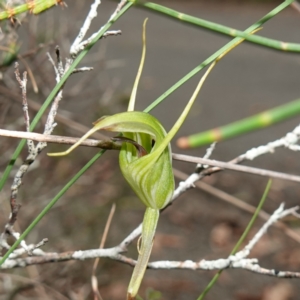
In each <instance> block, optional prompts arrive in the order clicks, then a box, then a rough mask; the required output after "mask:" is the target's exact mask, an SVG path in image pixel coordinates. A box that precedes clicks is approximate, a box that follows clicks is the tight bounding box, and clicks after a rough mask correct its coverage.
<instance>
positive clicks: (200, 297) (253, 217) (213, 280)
mask: <svg viewBox="0 0 300 300" xmlns="http://www.w3.org/2000/svg"><path fill="white" fill-rule="evenodd" d="M271 185H272V180H271V179H269V181H268V183H267V186H266V188H265V191H264V194H263V196H262V198H261V199H260V201H259V203H258V206H257V208H256V210H255V213H254V214H253V216H252V218H251V220H250V222H249V224H248V226H247V227H246V229H245V231H244V233H243V234H242V236H241V237H240V239H239V240H238V242H237V243H236V245H235V246H234V248H233V250H232V251H231V253H230V255H234V254H235V253H236V252H237V250H238V249H239V247H240V246H241V244H242V243H243V242H244V240H245V238H246V237H247V235H248V233H249V231H250V229H251V228H252V226H253V224H254V222H255V220H256V219H257V217H258V214H259V212H260V211H261V209H262V207H263V205H264V203H265V201H266V199H267V196H268V193H269V191H270V188H271ZM222 272H223V270H220V271H219V272H218V273H217V274H216V275H215V276H214V277H213V279H212V280H211V281H210V283H209V284H208V285H207V286H206V288H205V290H204V291H203V292H202V294H201V295H200V296H199V297H198V298H197V300H203V299H204V297H205V296H206V294H207V293H208V292H209V291H210V289H211V288H212V287H213V285H214V284H215V283H216V282H217V280H218V278H219V277H220V275H221V274H222Z"/></svg>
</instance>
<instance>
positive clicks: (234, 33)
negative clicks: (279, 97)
mask: <svg viewBox="0 0 300 300" xmlns="http://www.w3.org/2000/svg"><path fill="white" fill-rule="evenodd" d="M293 1H294V0H289V1H286V2H289V4H288V5H290V4H291V3H292V2H293ZM135 3H137V4H139V5H140V6H142V7H144V8H148V9H150V10H154V11H156V12H159V13H162V14H164V15H167V16H169V17H171V18H173V19H176V20H179V21H182V22H186V23H189V24H193V25H196V26H201V27H203V28H206V29H209V30H212V31H215V32H219V33H222V34H225V35H229V36H231V37H240V38H244V39H245V40H247V41H248V42H251V43H255V44H258V45H261V46H264V47H268V48H273V49H275V50H279V51H290V52H300V44H298V43H286V42H282V41H279V40H274V39H269V38H266V37H262V36H258V35H249V34H247V33H245V32H243V31H241V30H237V29H234V28H231V27H227V26H224V25H221V24H218V23H214V22H210V21H207V20H203V19H200V18H196V17H193V16H190V15H187V14H184V13H181V12H179V11H176V10H174V9H170V8H168V7H165V6H162V5H159V4H156V3H152V2H144V1H135Z"/></svg>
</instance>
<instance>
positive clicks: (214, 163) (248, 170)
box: [0, 129, 300, 182]
mask: <svg viewBox="0 0 300 300" xmlns="http://www.w3.org/2000/svg"><path fill="white" fill-rule="evenodd" d="M2 134H3V135H6V136H8V135H9V133H8V131H5V130H3V129H0V136H1V135H2ZM17 135H19V136H18V137H19V138H25V136H26V138H30V139H34V140H47V142H53V143H60V144H70V143H71V141H77V140H78V139H75V138H73V139H72V138H69V137H58V136H55V137H54V138H53V136H42V135H39V134H37V133H34V134H32V136H31V135H30V133H26V134H25V133H24V132H22V133H21V132H19V133H18V132H16V131H15V132H13V133H12V134H10V135H9V136H11V137H17ZM103 142H104V141H98V143H97V142H96V141H95V140H89V139H87V140H85V141H84V142H83V143H82V145H84V146H89V147H99V145H101V146H100V147H101V148H103V147H102V143H103ZM105 143H106V141H105ZM104 145H107V146H109V147H110V146H112V147H115V144H109V143H107V144H104ZM105 149H107V148H105ZM114 149H120V148H119V147H118V146H117V147H116V148H114ZM172 157H173V159H175V160H181V161H186V162H191V163H197V164H204V165H209V166H215V167H217V169H216V170H214V171H213V172H216V171H220V170H221V169H229V170H234V171H239V172H245V173H250V174H255V175H260V176H266V177H271V178H278V179H284V180H290V181H296V182H300V176H297V175H290V174H285V173H281V172H275V171H270V170H265V169H259V168H253V167H247V166H240V165H236V164H234V163H232V162H229V163H227V162H221V161H216V160H210V159H206V158H201V157H194V156H189V155H183V154H175V153H173V154H172ZM209 170H210V169H205V170H204V171H203V172H201V173H200V174H205V175H206V173H207V172H208V171H209ZM197 176H199V175H198V174H197ZM199 179H200V178H199Z"/></svg>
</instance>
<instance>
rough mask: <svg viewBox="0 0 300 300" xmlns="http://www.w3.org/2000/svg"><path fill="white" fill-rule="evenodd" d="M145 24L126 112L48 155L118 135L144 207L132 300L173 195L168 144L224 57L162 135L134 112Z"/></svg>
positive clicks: (125, 169)
mask: <svg viewBox="0 0 300 300" xmlns="http://www.w3.org/2000/svg"><path fill="white" fill-rule="evenodd" d="M146 21H147V20H146ZM146 21H145V22H144V26H143V52H142V58H141V62H140V67H139V70H138V74H137V77H136V80H135V83H134V86H133V90H132V94H131V97H130V101H129V106H128V111H127V112H123V113H119V114H115V115H113V116H108V117H103V118H101V119H99V120H98V121H96V122H95V123H94V125H95V126H94V127H93V128H92V129H91V130H89V131H88V132H87V133H86V134H85V135H84V136H83V137H82V138H81V139H80V140H79V141H78V142H77V143H76V144H74V145H73V146H72V147H70V148H69V149H68V150H67V151H65V152H60V153H49V154H48V155H50V156H60V155H66V154H68V153H70V152H71V151H72V150H74V149H75V148H76V147H78V146H79V145H80V144H81V142H82V141H84V140H85V139H87V138H88V137H89V136H90V135H91V134H93V133H94V132H96V131H98V130H100V129H101V130H107V131H112V132H120V133H122V136H120V137H116V138H114V140H115V141H118V142H121V143H122V147H121V150H120V155H119V163H120V169H121V172H122V174H123V176H124V178H125V179H126V181H127V182H128V183H129V185H130V186H131V188H132V189H133V190H134V192H135V193H136V194H137V196H138V197H139V198H140V200H141V201H142V202H143V203H144V204H145V205H146V212H145V215H144V219H143V224H142V235H141V243H140V246H139V249H138V252H139V256H138V260H137V263H136V265H135V268H134V270H133V274H132V277H131V280H130V283H129V286H128V293H127V299H135V297H136V295H137V293H138V290H139V287H140V284H141V281H142V279H143V277H144V273H145V271H146V268H147V264H148V261H149V257H150V254H151V250H152V245H153V240H154V235H155V231H156V227H157V223H158V219H159V211H160V210H161V209H163V208H164V207H165V206H166V205H168V203H170V200H171V199H172V195H173V192H174V187H175V184H174V175H173V171H172V159H171V158H172V152H171V146H170V142H171V140H172V138H173V137H174V135H175V134H176V133H177V131H178V130H179V128H180V127H181V125H182V123H183V122H184V120H185V118H186V116H187V114H188V112H189V111H190V109H191V107H192V105H193V103H194V101H195V99H196V97H197V95H198V93H199V91H200V89H201V87H202V85H203V83H204V81H205V79H206V77H207V76H208V74H209V73H210V71H211V70H212V68H213V67H214V66H215V64H216V63H217V61H218V60H219V59H220V58H221V57H223V56H224V55H225V53H224V54H222V56H220V57H219V58H218V59H217V60H216V61H215V62H214V63H213V64H211V66H210V67H209V68H208V70H207V71H206V73H205V74H204V75H203V77H202V78H201V80H200V82H199V84H198V86H197V87H196V90H195V91H194V93H193V95H192V97H191V99H190V100H189V102H188V104H187V105H186V107H185V109H184V110H183V112H182V114H181V116H180V117H179V119H178V120H177V122H176V123H175V125H174V126H173V128H172V129H171V130H170V131H169V133H166V131H165V129H164V128H163V126H162V125H161V123H160V122H159V121H158V120H157V119H156V118H155V117H153V116H151V115H150V114H148V113H144V112H138V111H134V105H135V99H136V91H137V86H138V82H139V79H140V76H141V73H142V68H143V65H144V60H145V55H146V46H145V45H146V37H145V26H146ZM236 45H237V44H236ZM236 45H235V46H236ZM235 46H234V47H235ZM232 48H233V47H232ZM232 48H231V49H232ZM231 49H230V50H231ZM226 53H227V52H226Z"/></svg>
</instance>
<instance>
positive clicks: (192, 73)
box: [144, 0, 293, 112]
mask: <svg viewBox="0 0 300 300" xmlns="http://www.w3.org/2000/svg"><path fill="white" fill-rule="evenodd" d="M292 2H293V1H292V0H288V1H285V2H283V3H281V4H280V5H278V6H277V7H276V8H274V9H273V10H272V11H270V12H269V13H268V14H266V15H265V16H264V17H263V18H261V19H260V20H259V21H257V22H256V23H254V24H253V25H251V26H250V27H248V28H247V29H246V30H245V31H244V33H248V34H250V33H251V32H252V31H253V30H255V29H257V28H259V27H261V26H262V24H264V23H265V22H267V21H268V20H270V19H271V18H272V17H274V16H275V15H276V14H278V13H279V12H281V11H282V10H283V9H285V8H286V7H288V6H289V5H290V4H291V3H292ZM241 39H242V38H239V37H237V38H235V39H233V40H232V41H230V42H229V43H227V44H226V45H225V46H223V47H222V48H221V49H219V50H218V51H216V52H215V53H214V54H213V55H211V56H210V57H209V58H207V59H206V60H205V61H203V62H202V63H201V64H200V65H198V66H197V67H196V68H194V69H193V70H192V71H190V72H189V73H188V74H187V75H186V76H184V77H183V78H182V79H180V80H179V81H178V82H177V83H175V84H174V85H173V86H172V87H170V88H169V89H168V90H167V91H166V92H164V93H163V94H162V95H161V96H160V97H159V98H157V99H156V100H155V101H153V102H152V103H151V104H150V105H149V106H148V107H147V108H146V109H145V110H144V111H145V112H149V111H151V110H152V109H153V108H154V107H156V106H157V105H158V104H160V103H161V102H162V101H163V100H164V99H165V98H167V97H168V96H170V95H171V94H172V93H173V92H174V91H175V90H177V89H178V88H179V87H180V86H181V85H183V84H184V83H186V82H187V81H188V80H189V79H190V78H192V77H193V76H195V75H196V74H197V73H199V72H200V71H201V70H202V69H203V68H205V67H206V66H207V65H208V64H210V63H211V62H213V61H214V60H215V59H216V58H217V57H218V56H220V55H221V54H222V53H223V52H225V51H226V50H228V49H229V48H230V47H232V46H233V45H234V44H235V43H236V42H237V41H240V40H241Z"/></svg>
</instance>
